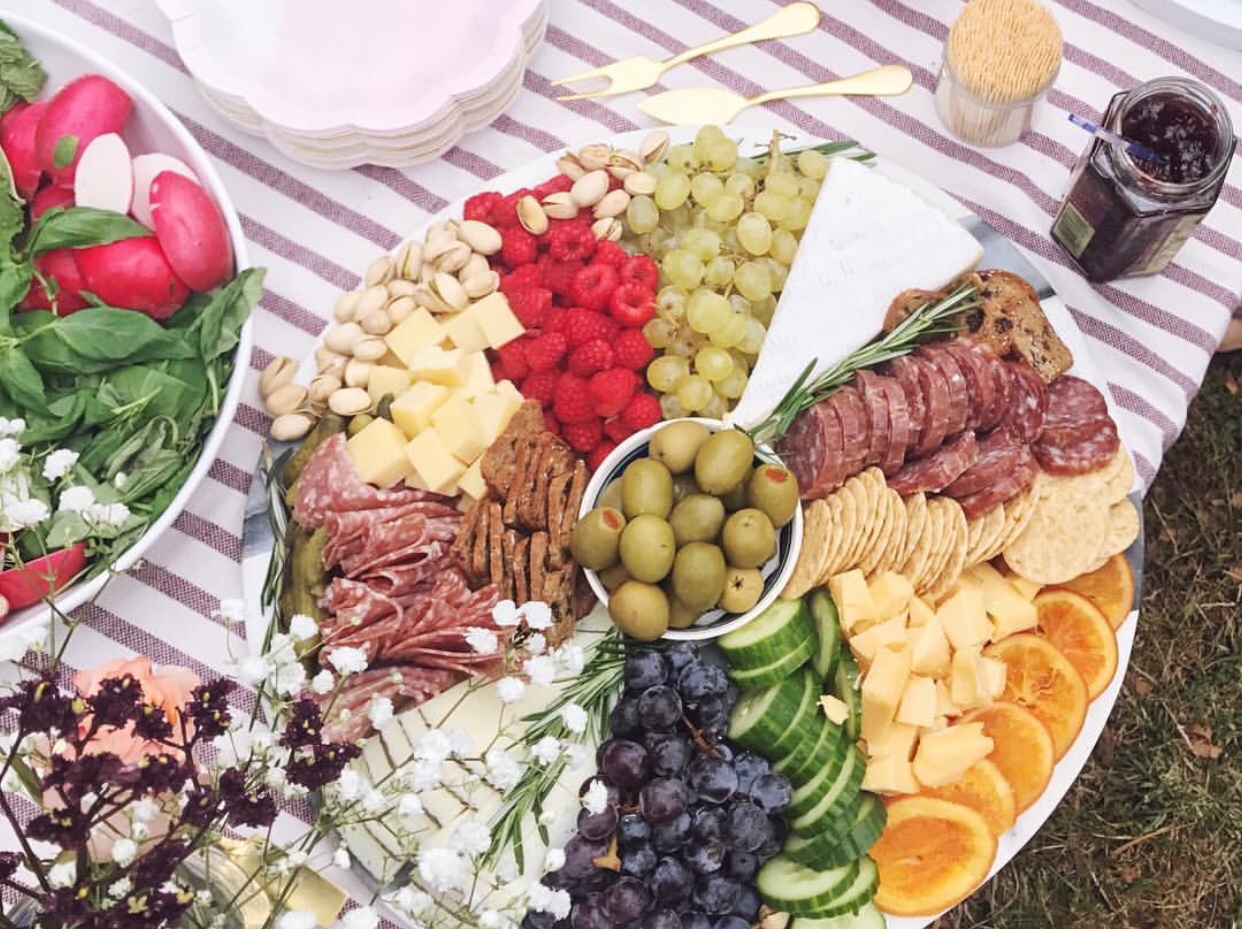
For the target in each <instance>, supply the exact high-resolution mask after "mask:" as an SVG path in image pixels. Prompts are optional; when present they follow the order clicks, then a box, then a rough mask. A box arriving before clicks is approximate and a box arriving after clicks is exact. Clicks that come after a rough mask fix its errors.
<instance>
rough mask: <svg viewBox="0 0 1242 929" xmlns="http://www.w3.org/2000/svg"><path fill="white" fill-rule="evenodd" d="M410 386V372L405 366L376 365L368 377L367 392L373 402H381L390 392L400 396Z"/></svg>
mask: <svg viewBox="0 0 1242 929" xmlns="http://www.w3.org/2000/svg"><path fill="white" fill-rule="evenodd" d="M409 386H410V372H409V371H408V370H406V369H405V368H390V367H388V366H387V365H376V366H375V367H373V368H372V369H371V376H370V377H369V378H368V379H367V393H368V394H370V395H371V402H372V403H379V402H380V401H381V400H383V399H384V397H385V396H387V395H388V394H392V395H393V396H394V397H399V396H401V395H402V394H403V393H405V391H406V389H407V388H409Z"/></svg>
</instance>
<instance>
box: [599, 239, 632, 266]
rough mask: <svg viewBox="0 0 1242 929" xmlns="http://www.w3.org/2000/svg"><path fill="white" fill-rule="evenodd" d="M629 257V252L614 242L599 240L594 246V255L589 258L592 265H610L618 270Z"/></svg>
mask: <svg viewBox="0 0 1242 929" xmlns="http://www.w3.org/2000/svg"><path fill="white" fill-rule="evenodd" d="M629 258H630V253H629V252H627V251H626V250H625V249H623V248H622V247H621V246H620V245H618V244H617V243H616V242H600V243H599V245H597V246H595V257H594V258H592V259H591V264H593V265H612V266H613V267H614V268H617V269H618V270H620V268H621V266H622V265H623V264H625V262H626V261H628V260H629Z"/></svg>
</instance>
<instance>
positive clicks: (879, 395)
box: [854, 368, 890, 467]
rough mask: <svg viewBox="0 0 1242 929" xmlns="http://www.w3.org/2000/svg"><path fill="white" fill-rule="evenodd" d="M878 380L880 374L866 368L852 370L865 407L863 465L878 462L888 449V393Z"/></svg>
mask: <svg viewBox="0 0 1242 929" xmlns="http://www.w3.org/2000/svg"><path fill="white" fill-rule="evenodd" d="M879 381H880V376H879V375H878V374H876V373H875V372H874V371H870V370H868V369H866V368H863V369H861V370H859V371H856V372H854V386H855V387H856V389H857V390H858V393H859V394H860V395H861V396H862V398H863V404H864V406H865V407H866V409H867V427H868V433H867V435H868V439H867V454H866V457H865V458H864V459H863V467H867V466H869V465H876V464H879V463H880V462H881V461H883V460H884V454H885V452H887V451H888V439H889V434H890V427H889V421H888V420H889V416H888V395H887V394H886V393H885V392H884V388H883V387H881V386H880V383H879Z"/></svg>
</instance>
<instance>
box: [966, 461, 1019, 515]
mask: <svg viewBox="0 0 1242 929" xmlns="http://www.w3.org/2000/svg"><path fill="white" fill-rule="evenodd" d="M1037 470H1038V467H1037V465H1036V464H1035V460H1034V459H1033V458H1028V459H1026V460H1024V461H1023V462H1022V463H1021V464H1019V465H1018V466H1017V467H1016V468H1013V469H1012V470H1010V471H1008V472H1006V473H1005V474H1003V475H1001V477H1000V478H999V479H998V480H997V481H996V482H995V483H994V484H992V486H991V487H987V488H984V489H983V490H981V491H979V492H978V493H974V494H967V495H966V496H964V497H958V498H957V502H958V504H959V505H960V506H961V507H962V512H964V513H965V514H966V518H967V519H968V520H970V519H977V518H978V517H980V516H982V515H983V514H984V513H986V512H988V510H991V509H993V508H995V507H997V506H1000V504H1002V503H1007V502H1008V501H1010V500H1012V499H1013V498H1014V497H1016V496H1017V495H1018V494H1020V493H1022V491H1024V490H1026V489H1027V488H1028V487H1030V486H1031V484H1032V482H1033V481H1034V480H1035V474H1036V472H1037Z"/></svg>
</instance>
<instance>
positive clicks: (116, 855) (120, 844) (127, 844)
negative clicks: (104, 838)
mask: <svg viewBox="0 0 1242 929" xmlns="http://www.w3.org/2000/svg"><path fill="white" fill-rule="evenodd" d="M137 854H138V846H137V845H136V844H135V843H134V842H133V840H131V839H117V840H116V841H115V842H113V843H112V860H113V861H115V862H116V863H117V864H119V865H120V866H121V867H122V868H127V867H129V865H130V864H131V863H133V860H134V856H135V855H137Z"/></svg>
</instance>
